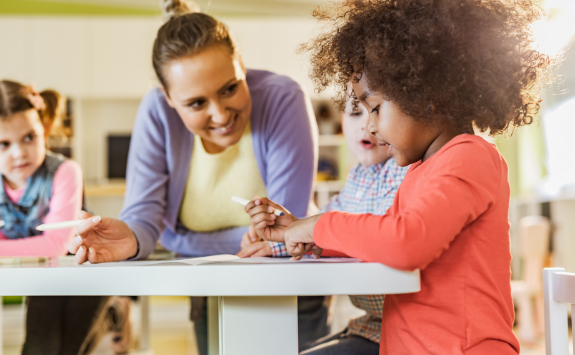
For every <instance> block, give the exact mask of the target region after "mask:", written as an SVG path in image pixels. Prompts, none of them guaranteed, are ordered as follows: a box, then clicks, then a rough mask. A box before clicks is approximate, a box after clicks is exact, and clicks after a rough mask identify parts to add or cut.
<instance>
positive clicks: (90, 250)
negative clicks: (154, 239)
mask: <svg viewBox="0 0 575 355" xmlns="http://www.w3.org/2000/svg"><path fill="white" fill-rule="evenodd" d="M79 217H80V219H83V220H84V222H82V223H81V224H80V225H78V226H77V227H76V237H74V239H72V241H71V242H70V244H68V251H69V252H70V253H72V254H76V256H75V258H74V259H75V261H76V263H78V264H83V263H85V262H86V261H90V263H92V264H97V263H105V262H111V261H121V260H126V259H129V258H131V257H134V256H136V253H137V252H138V240H137V239H136V236H135V235H134V233H133V232H132V230H131V229H130V228H129V227H128V225H127V224H126V223H124V222H122V221H120V220H117V219H113V218H102V217H100V216H92V215H91V214H89V213H87V212H84V211H81V212H80V215H79Z"/></svg>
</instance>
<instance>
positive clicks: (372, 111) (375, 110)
mask: <svg viewBox="0 0 575 355" xmlns="http://www.w3.org/2000/svg"><path fill="white" fill-rule="evenodd" d="M374 112H375V113H379V105H377V106H376V107H374V109H373V110H371V112H370V113H374Z"/></svg>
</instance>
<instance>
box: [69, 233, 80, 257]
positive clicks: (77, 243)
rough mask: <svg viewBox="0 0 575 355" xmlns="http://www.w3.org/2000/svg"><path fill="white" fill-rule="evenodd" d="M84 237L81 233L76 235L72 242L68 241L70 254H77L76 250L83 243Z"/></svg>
mask: <svg viewBox="0 0 575 355" xmlns="http://www.w3.org/2000/svg"><path fill="white" fill-rule="evenodd" d="M82 242H83V240H82V237H80V236H79V235H77V236H75V237H74V238H73V239H72V240H71V241H70V243H68V251H69V252H70V254H76V252H77V251H78V248H79V247H80V246H81V245H82Z"/></svg>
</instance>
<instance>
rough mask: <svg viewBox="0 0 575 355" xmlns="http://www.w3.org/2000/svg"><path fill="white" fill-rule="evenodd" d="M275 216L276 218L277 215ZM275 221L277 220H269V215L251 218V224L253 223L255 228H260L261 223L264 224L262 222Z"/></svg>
mask: <svg viewBox="0 0 575 355" xmlns="http://www.w3.org/2000/svg"><path fill="white" fill-rule="evenodd" d="M274 216H275V215H274ZM274 220H275V218H273V219H272V218H269V215H268V214H264V213H262V214H258V215H255V216H253V217H252V218H250V222H251V224H252V225H253V226H254V227H256V226H258V225H259V224H260V223H262V222H274ZM274 223H275V222H274ZM272 224H273V223H272ZM256 229H257V227H256Z"/></svg>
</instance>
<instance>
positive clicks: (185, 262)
mask: <svg viewBox="0 0 575 355" xmlns="http://www.w3.org/2000/svg"><path fill="white" fill-rule="evenodd" d="M359 262H361V260H359V259H354V258H320V259H313V258H311V257H304V258H303V259H301V260H291V258H266V257H257V258H245V259H241V258H239V257H238V256H236V255H230V254H222V255H212V256H206V257H202V258H188V259H174V260H142V261H120V262H114V263H102V264H93V265H90V264H88V265H89V266H92V267H110V266H122V267H129V266H170V265H172V266H177V265H181V266H194V265H207V264H222V265H230V264H237V265H241V264H286V263H359ZM88 265H86V266H88Z"/></svg>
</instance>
